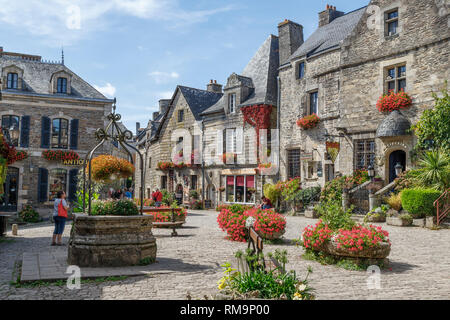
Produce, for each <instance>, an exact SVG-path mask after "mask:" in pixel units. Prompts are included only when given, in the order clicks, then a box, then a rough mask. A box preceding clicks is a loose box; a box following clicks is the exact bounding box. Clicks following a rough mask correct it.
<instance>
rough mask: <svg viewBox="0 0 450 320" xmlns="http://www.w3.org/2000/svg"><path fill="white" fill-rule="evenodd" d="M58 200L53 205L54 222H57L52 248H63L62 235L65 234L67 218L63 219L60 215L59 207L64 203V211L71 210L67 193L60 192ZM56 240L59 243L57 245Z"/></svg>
mask: <svg viewBox="0 0 450 320" xmlns="http://www.w3.org/2000/svg"><path fill="white" fill-rule="evenodd" d="M56 196H57V198H56V199H55V203H54V204H53V220H54V221H55V231H53V239H52V246H55V245H58V246H62V245H63V244H62V239H61V238H62V234H63V232H64V227H65V225H66V219H67V216H66V217H62V216H59V215H58V206H59V204H60V203H61V202H62V206H63V207H64V209H66V212H67V210H69V205H68V204H67V201H66V193H65V192H64V191H58V193H57V195H56ZM56 240H57V241H58V243H56Z"/></svg>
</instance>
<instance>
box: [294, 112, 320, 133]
mask: <svg viewBox="0 0 450 320" xmlns="http://www.w3.org/2000/svg"><path fill="white" fill-rule="evenodd" d="M319 122H320V118H319V117H318V116H317V114H315V113H313V114H310V115H309V116H306V117H303V118H300V119H298V120H297V125H298V126H299V127H300V128H302V129H303V130H308V129H312V128H315V127H316V126H317V124H318V123H319Z"/></svg>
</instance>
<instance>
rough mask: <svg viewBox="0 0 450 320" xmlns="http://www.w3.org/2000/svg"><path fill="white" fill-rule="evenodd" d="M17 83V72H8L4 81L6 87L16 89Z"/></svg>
mask: <svg viewBox="0 0 450 320" xmlns="http://www.w3.org/2000/svg"><path fill="white" fill-rule="evenodd" d="M18 83H19V75H18V74H17V73H12V72H10V73H8V78H7V82H6V88H8V89H17V88H18Z"/></svg>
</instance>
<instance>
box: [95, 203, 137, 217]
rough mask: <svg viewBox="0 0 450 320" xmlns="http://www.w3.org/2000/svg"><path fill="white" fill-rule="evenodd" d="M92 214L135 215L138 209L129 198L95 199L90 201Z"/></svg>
mask: <svg viewBox="0 0 450 320" xmlns="http://www.w3.org/2000/svg"><path fill="white" fill-rule="evenodd" d="M91 214H92V215H94V216H136V215H139V210H138V208H137V206H136V204H135V203H134V202H133V201H131V200H97V201H94V202H93V203H92V209H91Z"/></svg>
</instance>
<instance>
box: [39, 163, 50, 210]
mask: <svg viewBox="0 0 450 320" xmlns="http://www.w3.org/2000/svg"><path fill="white" fill-rule="evenodd" d="M47 189H48V170H47V169H45V168H39V177H38V200H39V202H45V201H47V199H48V194H47Z"/></svg>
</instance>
